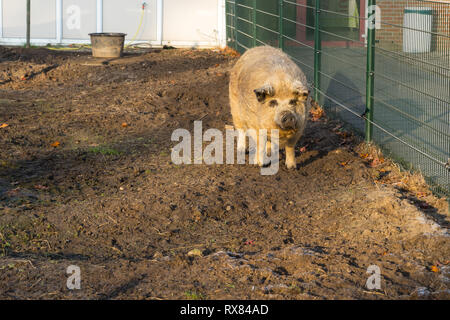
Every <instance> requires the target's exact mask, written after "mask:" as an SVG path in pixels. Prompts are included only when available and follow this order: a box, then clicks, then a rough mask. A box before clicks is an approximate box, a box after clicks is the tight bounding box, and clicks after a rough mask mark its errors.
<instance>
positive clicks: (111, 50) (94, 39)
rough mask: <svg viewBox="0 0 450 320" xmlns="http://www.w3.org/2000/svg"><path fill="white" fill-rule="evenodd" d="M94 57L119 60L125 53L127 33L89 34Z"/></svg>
mask: <svg viewBox="0 0 450 320" xmlns="http://www.w3.org/2000/svg"><path fill="white" fill-rule="evenodd" d="M89 35H90V36H91V45H92V55H93V56H94V57H97V58H119V57H121V56H122V53H123V44H124V42H125V36H126V34H125V33H89Z"/></svg>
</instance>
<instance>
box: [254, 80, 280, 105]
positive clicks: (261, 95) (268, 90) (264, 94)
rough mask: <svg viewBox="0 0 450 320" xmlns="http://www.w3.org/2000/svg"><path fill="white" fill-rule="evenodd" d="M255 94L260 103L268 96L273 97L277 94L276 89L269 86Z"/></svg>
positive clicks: (257, 90) (259, 89)
mask: <svg viewBox="0 0 450 320" xmlns="http://www.w3.org/2000/svg"><path fill="white" fill-rule="evenodd" d="M253 92H254V93H255V94H256V99H258V101H259V102H263V101H264V100H265V99H266V97H267V96H273V95H274V94H275V90H274V88H273V87H272V86H271V85H269V84H266V85H264V86H262V87H261V88H258V89H255V90H253Z"/></svg>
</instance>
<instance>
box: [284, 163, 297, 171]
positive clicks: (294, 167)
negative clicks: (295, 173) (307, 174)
mask: <svg viewBox="0 0 450 320" xmlns="http://www.w3.org/2000/svg"><path fill="white" fill-rule="evenodd" d="M286 167H287V168H288V169H289V170H291V169H297V163H295V162H290V163H286Z"/></svg>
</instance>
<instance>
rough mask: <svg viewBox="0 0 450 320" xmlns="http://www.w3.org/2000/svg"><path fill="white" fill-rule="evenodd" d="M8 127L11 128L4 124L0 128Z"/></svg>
mask: <svg viewBox="0 0 450 320" xmlns="http://www.w3.org/2000/svg"><path fill="white" fill-rule="evenodd" d="M8 126H9V124H7V123H3V124H2V125H1V126H0V128H6V127H8Z"/></svg>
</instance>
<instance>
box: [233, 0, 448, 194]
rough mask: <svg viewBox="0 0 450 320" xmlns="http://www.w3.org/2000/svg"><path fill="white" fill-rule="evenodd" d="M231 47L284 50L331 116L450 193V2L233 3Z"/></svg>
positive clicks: (238, 0)
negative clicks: (271, 47) (295, 63)
mask: <svg viewBox="0 0 450 320" xmlns="http://www.w3.org/2000/svg"><path fill="white" fill-rule="evenodd" d="M226 23H227V43H228V46H229V47H232V48H234V49H235V50H237V51H239V52H241V53H243V52H244V51H245V50H247V49H249V48H252V47H255V46H260V45H270V46H275V47H279V48H281V49H282V50H284V51H285V52H286V53H287V54H289V56H290V57H291V58H292V59H293V60H294V61H296V62H297V63H298V65H299V66H300V67H301V68H302V69H303V71H304V72H305V74H306V76H307V78H308V81H309V83H310V86H311V88H312V89H313V90H314V97H315V100H317V101H318V102H319V103H320V104H321V105H323V106H324V107H325V109H326V110H327V111H328V114H330V115H331V116H334V117H338V118H340V119H342V120H343V121H345V122H346V123H347V124H349V125H350V126H351V127H352V128H353V129H354V130H355V131H356V132H358V133H360V134H362V135H365V138H366V140H367V141H374V142H376V143H377V144H378V145H379V146H381V147H382V148H383V149H384V150H385V152H387V153H388V154H389V155H390V156H391V157H393V158H394V159H396V160H397V161H399V162H401V163H402V164H403V166H405V167H406V168H407V169H415V170H419V171H420V172H422V173H423V175H424V176H425V177H426V179H427V181H428V182H429V183H430V185H431V186H432V188H433V190H434V191H435V192H436V193H438V194H440V195H444V196H450V191H449V190H450V171H449V170H450V168H449V158H450V3H448V2H447V3H445V2H436V1H424V0H402V1H397V0H378V1H375V0H345V1H342V0H289V1H287V0H235V1H231V0H227V1H226Z"/></svg>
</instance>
